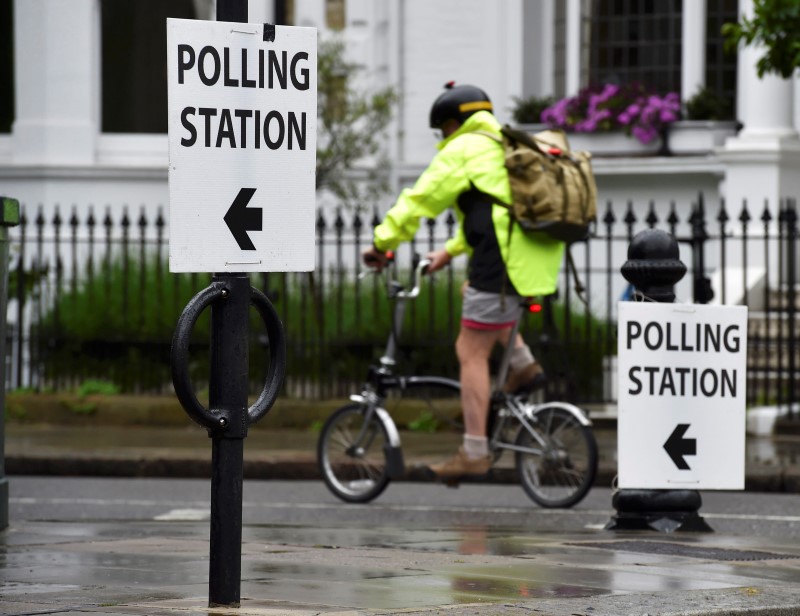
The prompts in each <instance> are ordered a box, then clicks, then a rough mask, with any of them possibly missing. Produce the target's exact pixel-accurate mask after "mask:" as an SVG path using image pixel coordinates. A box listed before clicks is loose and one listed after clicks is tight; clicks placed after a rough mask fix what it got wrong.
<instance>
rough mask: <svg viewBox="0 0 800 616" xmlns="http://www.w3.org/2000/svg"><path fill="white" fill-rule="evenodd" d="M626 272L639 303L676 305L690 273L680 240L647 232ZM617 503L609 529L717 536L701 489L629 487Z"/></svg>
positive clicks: (631, 251)
mask: <svg viewBox="0 0 800 616" xmlns="http://www.w3.org/2000/svg"><path fill="white" fill-rule="evenodd" d="M621 272H622V275H623V277H624V278H625V280H627V281H628V282H630V283H631V284H633V286H634V287H635V289H636V290H635V295H634V298H635V299H637V300H639V301H652V302H663V303H670V302H674V301H675V284H676V283H677V282H678V281H679V280H680V279H681V278H683V276H684V275H685V274H686V266H685V265H684V264H683V263H682V262H681V260H680V253H679V251H678V242H677V241H676V240H675V238H674V237H672V236H671V235H669V234H668V233H666V232H664V231H660V230H657V229H647V230H645V231H641V232H640V233H638V234H636V236H635V237H634V238H633V240H632V241H631V243H630V246H628V260H627V261H626V262H625V264H624V265H623V266H622V268H621ZM611 504H612V505H613V507H614V509H616V510H617V514H616V515H615V516H613V517H612V518H611V521H610V522H609V523H608V524H607V525H606V530H657V531H660V532H673V531H690V532H713V531H712V529H711V527H710V526H709V525H708V524H707V523H706V521H705V520H704V519H703V518H702V517H701V516H700V515H699V514H698V511H699V510H700V507H701V505H702V498H701V497H700V493H699V492H698V491H697V490H634V489H624V490H619V491H617V492H615V493H614V496H613V497H612V501H611Z"/></svg>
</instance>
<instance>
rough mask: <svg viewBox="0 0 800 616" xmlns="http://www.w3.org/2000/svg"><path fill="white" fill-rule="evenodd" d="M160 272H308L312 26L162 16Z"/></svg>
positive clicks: (312, 123)
mask: <svg viewBox="0 0 800 616" xmlns="http://www.w3.org/2000/svg"><path fill="white" fill-rule="evenodd" d="M167 79H168V108H169V196H170V207H169V211H170V244H169V248H170V251H169V255H170V257H169V266H170V271H172V272H273V271H311V270H313V269H314V212H315V167H316V121H317V32H316V29H314V28H297V27H288V26H273V25H271V24H245V23H230V22H216V21H199V20H187V19H168V20H167Z"/></svg>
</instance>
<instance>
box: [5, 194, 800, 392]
mask: <svg viewBox="0 0 800 616" xmlns="http://www.w3.org/2000/svg"><path fill="white" fill-rule="evenodd" d="M600 209H601V213H600V216H599V220H598V222H597V225H596V229H595V233H594V235H593V237H592V239H591V240H590V241H589V242H588V243H583V244H576V245H573V247H572V255H573V257H574V259H575V262H576V264H577V265H578V270H579V275H580V278H581V281H582V282H583V284H584V286H585V288H586V296H587V297H588V300H589V301H588V303H587V304H583V303H582V302H580V301H578V297H577V294H576V292H575V289H574V286H573V283H572V281H571V279H570V276H569V274H568V272H567V271H566V268H565V270H564V272H563V274H562V275H563V279H562V283H561V285H560V289H559V294H558V296H557V297H551V298H543V299H542V307H543V310H542V311H541V312H539V313H536V314H533V315H531V316H530V318H528V319H527V324H526V327H525V330H524V335H525V336H526V337H527V339H528V340H529V342H530V343H531V345H532V346H533V349H534V352H535V353H536V354H537V355H538V356H539V357H540V359H541V360H542V362H543V363H544V364H545V366H546V367H547V369H548V372H549V373H550V376H551V377H552V393H553V395H560V396H569V397H570V398H572V399H575V400H577V401H581V402H603V401H606V402H613V401H614V399H615V391H614V383H615V376H614V356H615V354H616V328H615V319H616V305H617V302H618V301H619V300H620V299H621V298H624V297H625V294H626V291H627V289H626V284H627V283H626V282H625V281H624V279H623V278H622V276H621V274H620V271H619V270H620V266H621V265H622V263H624V261H625V259H626V254H627V246H628V243H629V242H630V240H631V238H632V237H633V236H634V235H635V233H636V232H638V231H639V230H641V229H643V228H648V227H649V228H662V229H664V230H666V231H668V232H670V233H672V234H673V235H674V236H675V237H676V238H677V239H678V240H679V242H680V246H681V260H682V261H684V263H685V264H686V265H687V268H688V270H689V273H688V274H687V276H686V279H685V280H683V281H681V282H680V283H679V284H678V286H677V288H676V290H677V293H678V301H694V302H698V303H707V302H717V303H723V304H725V303H744V304H747V305H748V306H750V324H749V335H748V392H747V397H748V403H749V404H751V405H757V404H784V405H788V404H791V403H793V402H795V401H797V396H798V392H797V386H796V379H797V377H798V369H800V362H799V359H800V358H798V344H797V334H798V332H797V328H798V323H797V290H796V285H797V273H798V272H797V265H798V264H797V260H798V258H800V253H799V252H798V249H797V244H796V242H797V213H796V206H795V203H794V201H793V200H786V201H784V202H781V203H777V204H771V203H764V204H760V205H758V206H755V205H754V204H748V203H743V204H739V205H738V206H737V208H736V210H733V209H732V208H730V206H729V205H728V204H726V203H724V202H720V203H713V204H712V203H706V202H704V200H703V197H702V195H701V196H699V197H698V199H697V200H696V201H695V202H694V203H670V204H659V205H656V204H655V203H654V202H650V203H634V202H632V201H631V202H627V203H624V204H623V205H621V206H620V205H618V204H613V203H606V204H603V206H602V207H601V208H600ZM377 223H378V217H377V215H376V214H372V215H367V216H364V215H352V214H349V213H345V212H342V211H335V212H333V213H331V214H328V213H323V212H320V213H319V215H318V217H317V224H316V232H317V243H316V250H317V258H316V262H317V265H316V270H315V271H314V272H313V273H269V274H255V275H252V276H251V280H252V282H253V284H254V285H255V286H258V287H259V288H261V289H262V290H264V291H265V292H266V293H267V294H268V296H269V297H270V298H271V299H272V300H273V302H274V303H275V306H276V308H277V310H278V312H279V314H280V315H281V318H282V319H283V321H284V325H285V327H286V330H287V340H288V353H289V366H288V370H287V378H286V384H285V393H286V394H287V395H291V396H300V397H311V398H325V397H332V396H340V395H345V394H347V393H349V392H350V391H351V390H352V388H353V387H354V386H355V384H356V383H358V382H360V380H361V379H362V378H363V373H364V371H365V368H366V366H367V365H368V363H369V362H370V361H371V360H373V359H374V358H375V357H376V356H378V355H379V354H380V351H381V350H382V348H383V344H384V343H385V340H386V336H387V334H388V327H389V314H390V309H389V306H388V304H387V299H386V293H385V286H384V285H385V278H384V277H376V276H368V277H363V278H362V277H360V274H362V272H363V266H362V265H361V264H360V260H359V255H360V253H361V250H362V249H363V248H364V247H365V246H367V245H368V244H369V242H370V241H371V234H372V227H373V226H374V225H375V224H377ZM454 228H455V218H454V216H453V215H452V214H451V213H448V214H446V215H443V216H441V217H439V219H437V220H428V221H426V222H425V224H423V225H421V227H420V231H419V233H418V234H417V238H416V240H415V241H414V242H412V243H411V244H410V245H407V246H404V247H402V248H401V249H400V250H399V251H398V253H399V254H398V260H397V263H396V265H395V268H396V270H397V272H398V274H399V275H400V276H401V277H402V273H403V272H404V271H406V270H407V268H408V267H409V264H410V257H411V254H412V253H414V252H418V253H423V254H424V253H426V252H428V251H429V250H431V249H433V248H435V247H438V246H441V245H442V243H443V242H444V240H445V239H446V238H447V237H449V236H451V235H452V233H453V231H454ZM11 240H12V265H11V268H12V270H11V276H10V280H9V284H10V290H9V300H10V301H9V312H8V324H9V327H8V336H9V344H8V347H7V348H8V357H7V363H8V365H9V368H10V369H9V370H8V371H7V374H8V377H7V378H8V383H7V385H8V388H9V389H10V390H14V389H20V388H31V389H34V390H67V389H75V388H77V387H79V386H81V385H86V383H87V382H92V381H93V380H97V381H98V382H100V383H111V384H114V385H115V386H116V387H118V388H120V389H121V390H123V391H130V392H152V393H167V392H169V391H170V387H171V385H170V377H169V363H168V362H169V344H170V340H171V336H172V330H173V328H174V325H175V322H176V320H177V317H178V314H179V313H180V310H181V308H182V307H183V306H184V305H185V303H186V301H187V300H188V298H189V297H191V296H192V295H193V294H194V293H195V292H197V291H198V290H199V289H201V288H203V287H204V286H206V285H207V284H208V281H209V279H210V275H206V274H181V275H178V274H170V273H169V271H168V263H167V261H168V257H167V255H168V229H167V223H166V221H165V217H164V215H163V213H162V211H161V208H158V207H154V208H147V207H142V208H140V209H139V211H138V214H136V215H131V213H130V211H129V209H128V208H122V209H121V210H112V209H111V208H104V209H103V211H102V213H101V212H99V211H96V209H95V208H93V207H91V206H86V207H77V206H75V207H71V208H68V211H65V210H64V208H60V207H57V206H54V207H52V208H43V207H31V206H23V216H22V223H21V225H20V226H19V227H17V228H15V229H13V230H12V232H11ZM464 271H465V263H464V260H463V259H461V260H457V261H456V262H455V265H454V266H453V267H451V268H448V270H446V271H445V272H444V273H440V274H437V275H436V276H434V277H432V278H431V279H429V280H428V281H427V282H426V285H425V287H424V289H423V293H422V294H421V296H420V298H419V300H418V302H417V303H416V304H415V305H414V306H413V307H411V309H410V310H409V311H408V317H407V318H408V322H407V325H406V327H405V330H404V340H403V341H402V344H401V350H402V353H401V355H402V356H403V357H405V361H406V363H407V367H408V369H409V370H419V371H427V372H431V373H441V374H445V375H448V376H456V372H457V367H456V361H455V356H454V352H453V342H454V340H455V337H456V335H457V332H458V314H459V308H460V287H461V284H462V282H463V280H464V276H465V274H464ZM201 320H202V319H201ZM205 327H207V325H205V326H204V325H203V324H202V323H198V328H197V329H198V333H197V340H196V343H195V344H194V346H193V349H194V351H193V357H194V364H195V365H194V366H193V372H194V374H195V375H196V378H197V380H198V387H200V388H202V381H203V380H204V379H205V378H207V377H206V376H205V375H206V374H207V344H208V343H207V339H206V338H205V334H204V333H203V332H204V331H206V330H205V329H204V328H205ZM263 339H264V336H263V335H261V334H260V331H259V329H258V326H257V324H256V325H254V327H253V336H252V341H251V349H252V353H253V356H252V361H251V365H252V368H251V369H252V372H253V383H254V388H257V384H258V383H261V382H262V381H263V378H262V376H261V373H262V372H263V371H264V370H266V368H265V366H264V365H263V363H262V362H263V361H266V357H267V354H266V353H265V352H264V349H263V348H261V347H263V345H262V344H261V343H262V341H263Z"/></svg>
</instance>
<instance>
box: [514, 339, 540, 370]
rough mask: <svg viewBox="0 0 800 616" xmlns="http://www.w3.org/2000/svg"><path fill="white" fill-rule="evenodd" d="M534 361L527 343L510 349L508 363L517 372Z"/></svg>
mask: <svg viewBox="0 0 800 616" xmlns="http://www.w3.org/2000/svg"><path fill="white" fill-rule="evenodd" d="M534 361H536V360H535V359H534V358H533V353H531V350H530V348H529V347H528V345H527V344H525V345H523V346H521V347H514V348H513V349H511V359H510V361H509V364H510V365H511V369H512V370H515V371H517V372H519V371H520V370H522V369H523V368H527V367H528V366H529V365H530V364H532V363H533V362H534Z"/></svg>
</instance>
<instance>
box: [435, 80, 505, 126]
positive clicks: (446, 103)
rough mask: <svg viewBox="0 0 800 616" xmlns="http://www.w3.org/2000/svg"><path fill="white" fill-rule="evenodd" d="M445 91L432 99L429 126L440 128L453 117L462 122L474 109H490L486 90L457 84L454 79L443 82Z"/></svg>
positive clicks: (490, 104)
mask: <svg viewBox="0 0 800 616" xmlns="http://www.w3.org/2000/svg"><path fill="white" fill-rule="evenodd" d="M444 87H445V91H444V92H443V93H442V94H440V95H439V97H438V98H437V99H436V100H435V101H433V106H432V107H431V128H441V127H442V124H444V123H445V121H447V120H450V119H453V120H456V121H457V122H458V123H459V124H463V123H464V120H466V119H467V118H468V117H469V116H471V115H472V114H473V113H475V112H476V111H482V110H485V111H492V101H490V100H489V97H488V96H487V95H486V92H484V91H483V90H481V89H480V88H476V87H475V86H457V85H456V84H455V82H454V81H450V82H448V83H446V84H445V86H444Z"/></svg>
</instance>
